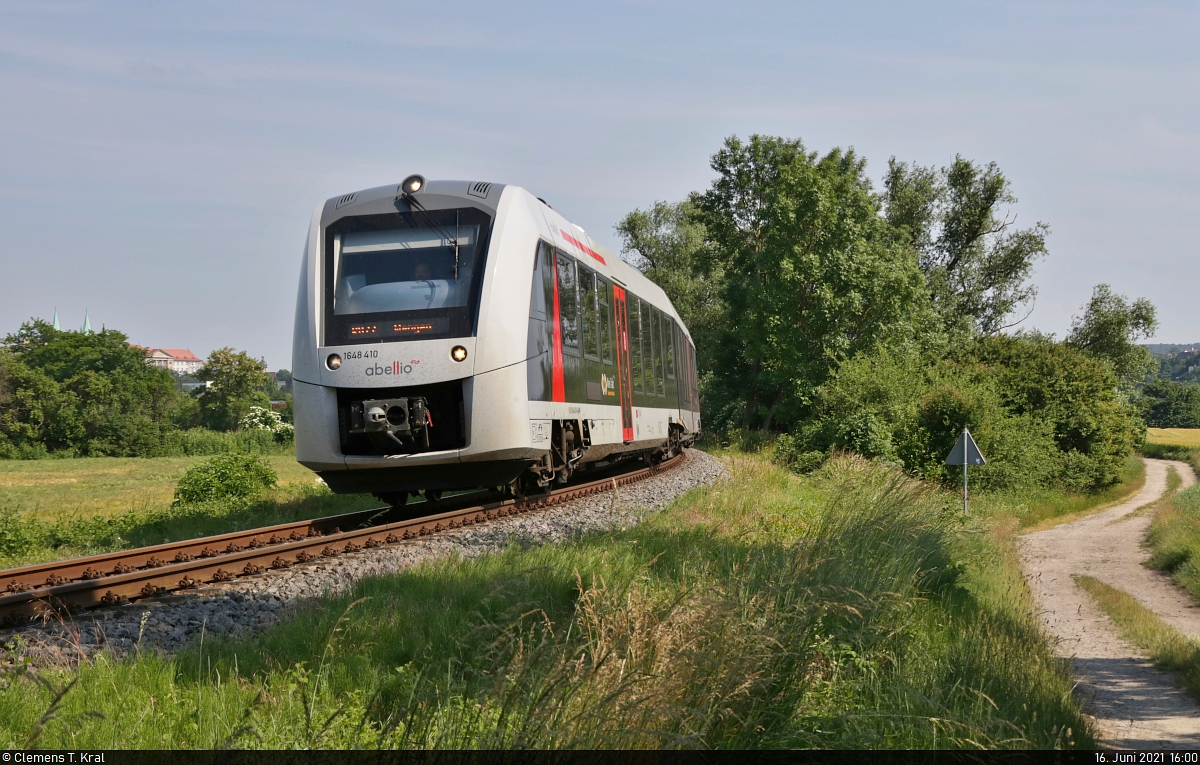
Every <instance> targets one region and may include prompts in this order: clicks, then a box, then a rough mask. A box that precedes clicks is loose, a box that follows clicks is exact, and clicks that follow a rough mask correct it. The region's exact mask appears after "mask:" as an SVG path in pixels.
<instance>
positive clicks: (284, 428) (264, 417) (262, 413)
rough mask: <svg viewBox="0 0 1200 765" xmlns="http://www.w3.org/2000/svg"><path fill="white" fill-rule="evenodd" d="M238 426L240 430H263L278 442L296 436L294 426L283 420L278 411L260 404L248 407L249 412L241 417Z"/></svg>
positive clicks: (286, 440)
mask: <svg viewBox="0 0 1200 765" xmlns="http://www.w3.org/2000/svg"><path fill="white" fill-rule="evenodd" d="M239 427H240V428H241V429H242V430H265V431H267V432H269V433H270V434H271V435H272V437H273V438H274V439H275V440H276V441H277V442H279V443H281V444H282V443H288V442H289V441H292V440H294V439H295V437H296V428H295V427H294V426H292V425H291V424H290V423H287V422H284V421H283V418H282V417H280V416H279V412H276V411H275V410H274V409H268V408H266V407H262V406H252V407H250V411H249V413H247V414H246V416H245V417H243V418H242V421H241V423H240V424H239Z"/></svg>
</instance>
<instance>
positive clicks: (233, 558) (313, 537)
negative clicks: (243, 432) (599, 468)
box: [0, 454, 685, 626]
mask: <svg viewBox="0 0 1200 765" xmlns="http://www.w3.org/2000/svg"><path fill="white" fill-rule="evenodd" d="M684 459H685V456H684V455H683V454H680V455H678V456H676V457H674V458H672V459H670V460H668V461H666V462H663V463H662V464H661V465H658V466H655V467H647V468H641V469H639V470H634V471H630V472H627V473H622V474H620V475H616V476H612V477H606V478H602V479H600V480H596V481H591V482H588V483H582V484H578V485H575V486H566V487H563V488H561V489H556V490H554V491H552V492H549V493H547V494H541V495H536V496H532V497H526V498H521V499H515V500H514V499H504V500H496V501H491V502H485V503H483V504H474V505H471V504H470V503H471V502H477V501H478V499H479V496H480V495H479V493H474V494H468V495H461V497H455V498H452V499H450V500H447V501H446V502H442V503H439V504H438V506H437V509H438V510H441V511H442V512H439V513H437V514H436V515H427V516H422V517H418V518H409V519H405V520H401V521H395V522H391V523H388V522H386V521H387V516H388V512H389V508H378V509H374V510H363V511H359V512H356V513H346V514H344V515H335V516H330V517H328V518H317V519H314V520H310V521H297V522H295V523H285V524H280V525H277V526H268V527H265V528H258V529H249V530H247V531H235V532H231V533H228V534H220V535H217V536H210V537H202V538H199V539H189V540H185V541H182V542H171V543H167V544H161V545H154V546H152V547H139V548H136V549H133V550H123V551H120V552H113V553H105V554H103V555H92V556H88V557H86V558H74V559H71V560H64V561H57V562H54V563H41V564H35V565H31V566H23V567H21V568H14V569H8V570H6V571H0V585H2V586H3V587H4V590H3V591H0V592H2V593H3V594H0V625H3V626H15V625H17V624H20V623H22V622H24V621H27V620H29V619H31V618H35V617H37V616H39V615H43V614H48V613H50V612H62V611H70V610H75V609H83V608H96V607H101V606H112V605H118V604H122V603H129V602H131V601H134V600H138V599H139V598H152V597H158V596H160V595H165V594H167V593H169V592H174V591H178V590H187V589H193V588H196V587H199V586H201V585H204V584H210V583H216V582H224V581H228V580H230V579H234V578H236V577H239V576H252V575H255V574H260V573H263V572H266V571H270V570H272V569H285V568H290V567H291V566H294V565H297V564H303V563H307V562H309V561H313V560H317V559H319V558H332V557H336V556H338V555H345V554H350V553H354V552H358V551H359V550H363V549H370V548H374V547H383V546H385V545H393V544H402V543H404V542H407V541H409V540H413V539H419V538H421V537H427V536H429V535H430V534H437V533H439V532H442V531H448V530H451V529H458V528H462V527H463V526H473V525H476V524H480V523H487V522H488V521H491V520H496V519H499V518H504V517H507V516H510V515H517V514H521V513H529V512H533V511H537V510H542V509H545V508H548V507H551V506H553V505H557V504H561V503H563V502H568V501H570V500H573V499H577V498H579V497H583V496H586V495H589V494H596V493H600V492H604V491H610V490H612V489H613V488H614V486H622V485H625V484H630V483H634V482H636V481H640V480H643V479H646V478H649V477H651V476H652V475H656V474H658V473H660V472H662V471H663V470H668V469H670V468H672V467H675V466H676V465H678V464H679V463H680V462H682V461H683V460H684ZM456 504H457V505H459V506H457V507H456V506H455V505H456ZM463 505H470V506H463ZM419 507H420V506H419V505H418V506H416V507H412V508H410V510H413V511H415V510H418V509H419ZM342 527H348V528H350V530H349V531H342Z"/></svg>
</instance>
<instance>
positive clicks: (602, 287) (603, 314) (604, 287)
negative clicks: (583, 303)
mask: <svg viewBox="0 0 1200 765" xmlns="http://www.w3.org/2000/svg"><path fill="white" fill-rule="evenodd" d="M596 300H597V301H598V304H599V305H598V307H599V314H600V358H602V359H603V360H604V363H605V364H612V358H613V357H612V321H611V319H610V315H611V312H610V311H609V310H608V282H606V281H604V279H603V278H601V277H599V276H597V277H596Z"/></svg>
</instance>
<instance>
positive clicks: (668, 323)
mask: <svg viewBox="0 0 1200 765" xmlns="http://www.w3.org/2000/svg"><path fill="white" fill-rule="evenodd" d="M663 338H665V339H666V342H667V379H668V380H674V379H675V322H674V321H672V320H671V318H670V317H668V316H666V315H664V316H663Z"/></svg>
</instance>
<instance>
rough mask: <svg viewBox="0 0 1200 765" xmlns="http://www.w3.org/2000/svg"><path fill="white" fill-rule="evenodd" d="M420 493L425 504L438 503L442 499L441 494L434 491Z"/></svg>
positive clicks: (428, 490)
mask: <svg viewBox="0 0 1200 765" xmlns="http://www.w3.org/2000/svg"><path fill="white" fill-rule="evenodd" d="M422 493H423V494H424V495H425V501H426V502H440V501H441V499H442V492H440V491H435V490H434V489H426V490H425V491H424V492H422Z"/></svg>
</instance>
